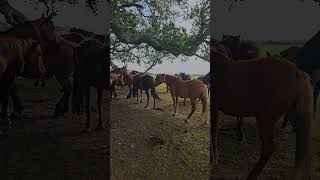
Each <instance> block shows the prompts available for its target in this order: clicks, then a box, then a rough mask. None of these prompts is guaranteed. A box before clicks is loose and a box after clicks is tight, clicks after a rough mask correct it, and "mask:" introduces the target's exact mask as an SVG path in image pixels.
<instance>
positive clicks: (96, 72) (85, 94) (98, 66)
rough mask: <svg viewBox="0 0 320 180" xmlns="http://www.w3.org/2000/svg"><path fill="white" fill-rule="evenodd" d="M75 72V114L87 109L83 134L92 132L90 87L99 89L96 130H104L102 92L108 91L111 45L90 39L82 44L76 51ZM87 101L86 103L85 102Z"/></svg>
mask: <svg viewBox="0 0 320 180" xmlns="http://www.w3.org/2000/svg"><path fill="white" fill-rule="evenodd" d="M75 51H76V53H75V56H76V57H75V71H74V82H73V84H74V88H73V94H74V98H73V99H72V101H73V103H72V104H73V109H74V111H73V113H74V114H75V113H78V114H80V112H81V106H82V105H84V104H85V109H86V116H87V117H86V126H85V129H83V130H82V133H88V132H91V99H90V96H91V95H90V87H95V88H97V94H98V97H97V98H98V100H97V107H98V114H99V123H98V125H97V126H96V128H95V130H102V129H104V126H103V122H102V111H101V108H102V90H103V89H107V84H108V83H106V82H107V77H108V73H107V71H108V61H110V57H108V55H107V53H109V51H110V45H108V46H106V47H104V46H103V44H102V43H101V42H100V41H98V40H96V39H90V40H86V41H85V42H82V43H81V44H80V46H79V47H77V48H76V49H75ZM84 99H85V101H84V102H85V103H83V100H84Z"/></svg>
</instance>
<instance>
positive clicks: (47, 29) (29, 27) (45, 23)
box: [0, 15, 59, 118]
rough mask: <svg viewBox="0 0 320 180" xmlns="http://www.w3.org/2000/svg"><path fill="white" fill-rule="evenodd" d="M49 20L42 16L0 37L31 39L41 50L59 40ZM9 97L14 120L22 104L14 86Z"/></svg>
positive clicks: (18, 116)
mask: <svg viewBox="0 0 320 180" xmlns="http://www.w3.org/2000/svg"><path fill="white" fill-rule="evenodd" d="M51 19H52V17H44V15H42V16H41V18H40V19H37V20H34V21H26V22H24V23H20V24H17V25H15V26H13V27H12V28H11V29H9V30H7V31H4V32H1V33H0V37H17V38H32V39H34V40H36V41H38V42H39V43H40V46H41V48H42V49H43V48H44V46H45V43H47V42H49V41H50V42H57V41H58V39H59V38H58V34H57V32H56V30H55V27H54V25H53V23H52V21H51ZM10 96H11V97H12V100H13V111H14V112H13V113H12V115H11V116H12V117H14V118H20V116H21V113H22V102H21V100H20V97H19V96H18V93H17V88H16V85H15V84H14V85H13V88H12V90H11V92H10ZM1 113H2V114H6V113H7V109H5V107H4V106H3V107H2V108H1Z"/></svg>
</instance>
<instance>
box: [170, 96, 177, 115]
mask: <svg viewBox="0 0 320 180" xmlns="http://www.w3.org/2000/svg"><path fill="white" fill-rule="evenodd" d="M171 98H172V101H173V109H174V113H173V114H172V116H175V115H176V100H175V97H174V96H173V95H172V94H171Z"/></svg>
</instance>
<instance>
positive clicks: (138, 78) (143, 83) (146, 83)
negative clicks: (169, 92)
mask: <svg viewBox="0 0 320 180" xmlns="http://www.w3.org/2000/svg"><path fill="white" fill-rule="evenodd" d="M139 89H140V97H141V100H140V103H142V90H144V92H145V93H146V95H147V104H146V105H145V106H144V108H147V107H148V105H149V98H150V95H149V90H150V89H151V95H152V97H153V109H156V99H158V100H161V98H160V97H159V96H158V94H157V92H156V88H155V81H154V79H153V77H152V76H150V75H148V74H145V75H142V74H136V75H135V78H134V80H133V91H134V92H135V94H136V96H137V101H136V103H138V94H139V93H138V90H139Z"/></svg>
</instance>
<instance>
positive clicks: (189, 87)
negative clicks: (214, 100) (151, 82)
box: [155, 74, 208, 124]
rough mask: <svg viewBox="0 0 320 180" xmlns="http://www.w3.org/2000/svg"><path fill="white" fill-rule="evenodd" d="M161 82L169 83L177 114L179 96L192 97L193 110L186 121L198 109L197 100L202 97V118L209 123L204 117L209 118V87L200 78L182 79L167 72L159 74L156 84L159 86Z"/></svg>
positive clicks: (175, 113)
mask: <svg viewBox="0 0 320 180" xmlns="http://www.w3.org/2000/svg"><path fill="white" fill-rule="evenodd" d="M161 83H167V84H168V85H169V87H170V93H171V97H172V100H173V106H174V114H173V116H175V115H177V113H178V111H177V107H178V97H183V98H190V102H191V112H190V114H189V115H188V117H187V119H186V120H185V122H186V123H187V122H188V121H187V120H188V119H190V118H191V116H192V114H193V113H194V111H195V110H196V100H197V99H198V98H200V99H201V102H202V118H201V120H202V121H203V122H204V124H206V123H207V121H206V120H204V118H207V117H206V116H207V106H208V105H207V104H208V102H207V101H208V88H207V86H206V85H205V84H204V83H202V82H201V81H199V80H186V81H183V80H180V79H179V78H177V77H175V76H171V75H167V74H157V76H156V83H155V85H156V86H158V85H159V84H161Z"/></svg>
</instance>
